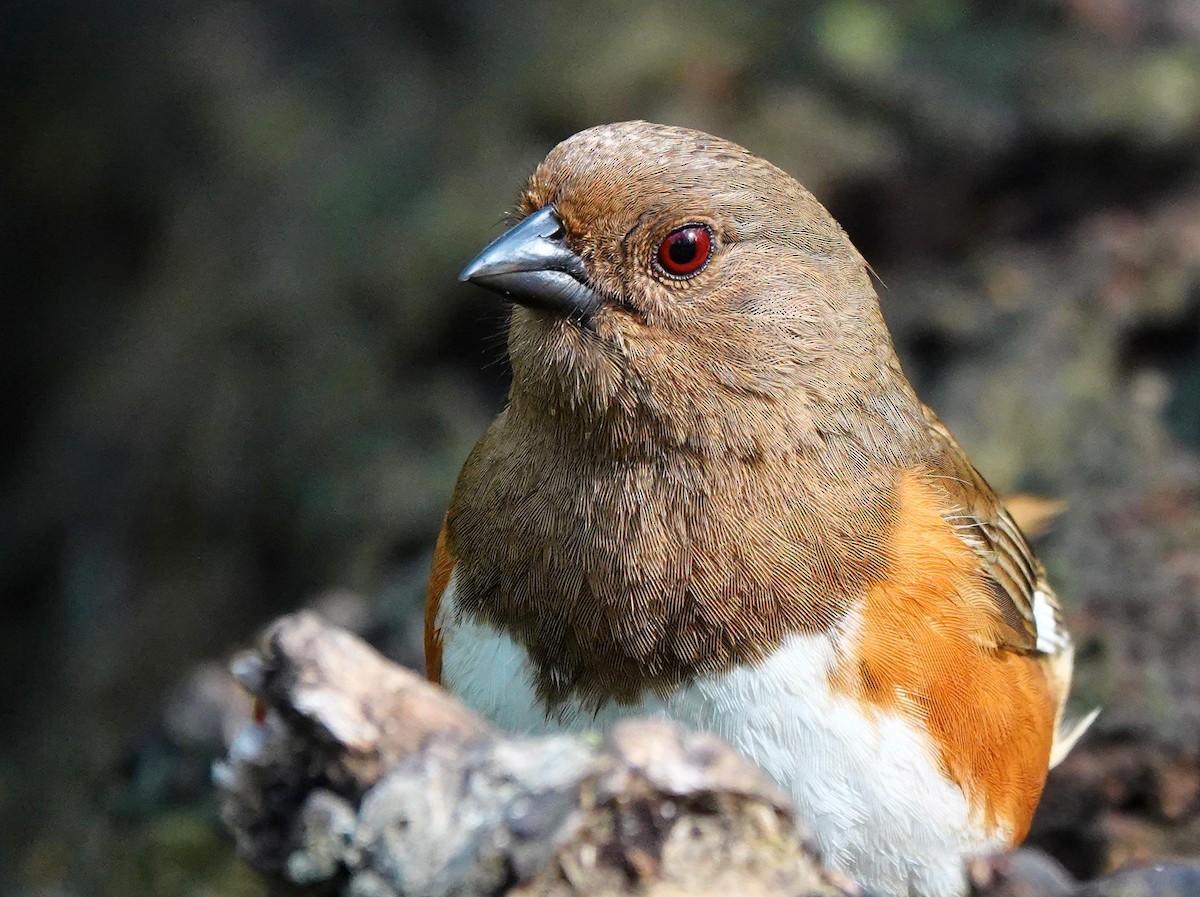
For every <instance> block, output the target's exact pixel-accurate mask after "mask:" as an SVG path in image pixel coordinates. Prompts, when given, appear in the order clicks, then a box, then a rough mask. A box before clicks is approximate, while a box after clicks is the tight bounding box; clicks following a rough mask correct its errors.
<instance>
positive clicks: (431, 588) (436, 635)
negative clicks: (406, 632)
mask: <svg viewBox="0 0 1200 897" xmlns="http://www.w3.org/2000/svg"><path fill="white" fill-rule="evenodd" d="M453 572H454V556H453V555H452V554H451V553H450V545H449V537H448V535H447V529H446V523H445V521H443V522H442V528H441V531H440V532H439V533H438V538H437V544H436V545H435V546H434V549H433V566H432V568H431V569H430V571H429V583H428V585H427V586H426V587H425V677H426V678H427V679H428V680H429V681H430V682H435V683H437V684H439V685H440V684H441V682H442V633H441V630H440V629H439V628H438V625H437V618H438V611H439V610H440V609H441V605H442V596H443V595H444V594H445V593H446V588H447V587H448V586H449V585H450V576H451V574H452V573H453Z"/></svg>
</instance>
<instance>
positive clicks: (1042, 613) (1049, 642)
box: [1033, 587, 1071, 654]
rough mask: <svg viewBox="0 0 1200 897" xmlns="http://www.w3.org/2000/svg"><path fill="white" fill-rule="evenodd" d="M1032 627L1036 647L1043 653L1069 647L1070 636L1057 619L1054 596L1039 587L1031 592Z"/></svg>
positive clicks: (1052, 652) (1057, 651)
mask: <svg viewBox="0 0 1200 897" xmlns="http://www.w3.org/2000/svg"><path fill="white" fill-rule="evenodd" d="M1033 628H1034V632H1036V633H1037V649H1038V650H1039V651H1041V652H1042V653H1043V654H1058V653H1059V652H1061V651H1065V650H1067V649H1068V648H1070V647H1071V637H1070V636H1069V635H1067V631H1066V630H1065V629H1064V628H1063V627H1062V625H1061V624H1060V623H1059V621H1058V611H1057V610H1056V609H1055V605H1054V597H1053V596H1052V595H1051V594H1050V593H1049V592H1047V591H1046V590H1045V589H1044V588H1041V587H1039V588H1037V589H1035V590H1034V592H1033Z"/></svg>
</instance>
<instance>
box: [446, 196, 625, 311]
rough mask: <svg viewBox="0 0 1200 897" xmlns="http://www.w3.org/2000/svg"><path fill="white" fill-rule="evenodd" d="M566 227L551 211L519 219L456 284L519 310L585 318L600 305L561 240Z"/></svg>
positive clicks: (575, 258) (580, 262) (577, 259)
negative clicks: (489, 294)
mask: <svg viewBox="0 0 1200 897" xmlns="http://www.w3.org/2000/svg"><path fill="white" fill-rule="evenodd" d="M565 236H566V228H565V227H564V226H563V223H562V219H560V218H559V217H558V214H557V213H556V212H555V210H554V206H546V207H545V208H543V209H539V210H538V211H536V212H534V213H533V214H532V215H530V216H528V217H527V218H525V219H523V220H522V221H521V222H520V223H518V224H517V225H516V226H515V227H513V228H511V229H509V230H508V231H506V232H505V233H503V234H501V235H500V236H499V237H497V238H496V239H495V240H493V241H492V242H491V243H489V244H488V245H487V246H485V247H484V249H483V252H481V253H479V255H477V256H475V259H474V261H472V262H471V263H470V264H469V265H467V267H465V268H463V270H462V273H461V274H459V275H458V279H459V280H461V281H462V282H463V283H468V282H470V283H473V284H477V285H479V286H481V287H483V288H484V289H488V290H492V291H493V292H496V293H499V294H500V295H502V296H504V297H506V298H508V299H510V300H512V301H513V302H516V303H517V304H519V305H525V306H528V307H529V308H540V309H545V310H546V311H552V312H556V313H557V314H561V315H565V316H568V317H576V318H586V317H587V316H588V315H589V314H590V313H591V312H592V311H594V310H595V309H596V307H597V306H598V305H599V304H600V302H601V296H600V294H599V293H598V292H596V290H595V289H593V287H592V285H591V282H590V280H589V278H588V275H587V269H586V268H585V267H584V264H583V259H582V258H580V257H579V256H578V255H576V254H575V253H574V252H572V251H571V250H570V249H569V248H567V245H566V243H565V242H563V238H564V237H565Z"/></svg>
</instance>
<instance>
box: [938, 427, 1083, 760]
mask: <svg viewBox="0 0 1200 897" xmlns="http://www.w3.org/2000/svg"><path fill="white" fill-rule="evenodd" d="M925 412H926V417H927V420H928V421H929V426H930V429H931V430H932V431H933V432H934V433H935V434H936V435H937V436H938V437H939V438H940V440H941V441H942V442H943V443H944V444H945V446H946V448H947V452H946V454H945V455H944V458H943V465H942V469H941V470H939V471H937V472H936V473H934V474H933V476H934V478H935V480H936V482H937V483H938V485H939V487H940V488H941V489H942V491H943V493H944V494H945V495H946V496H947V498H948V503H947V504H948V508H949V510H948V511H947V513H946V515H945V516H946V519H947V522H948V523H949V524H950V525H951V526H952V527H953V528H954V530H955V532H957V533H958V536H959V538H961V539H962V540H963V541H964V542H965V543H966V544H967V545H969V546H970V547H971V548H972V549H973V550H974V552H975V554H976V556H977V557H978V558H979V563H980V569H981V572H982V573H983V575H984V577H985V582H986V584H987V586H988V590H989V593H990V594H991V596H992V599H993V602H994V610H995V615H996V619H997V620H998V624H999V625H997V627H996V629H995V632H994V633H991V634H990V637H992V638H994V639H995V647H997V648H1001V649H1007V650H1011V651H1017V652H1020V653H1023V654H1028V655H1031V656H1033V657H1035V658H1036V659H1037V660H1038V661H1039V662H1040V663H1041V664H1042V666H1043V668H1044V669H1045V671H1046V675H1047V679H1048V681H1049V684H1050V688H1051V690H1052V692H1053V694H1054V698H1055V702H1056V705H1057V713H1056V720H1055V734H1054V744H1053V747H1052V749H1051V758H1050V765H1051V766H1052V767H1053V766H1055V765H1056V764H1057V763H1058V762H1059V761H1060V760H1061V759H1062V758H1063V757H1065V756H1066V754H1067V752H1068V751H1069V750H1070V749H1071V747H1072V746H1073V745H1074V744H1075V742H1076V741H1078V740H1079V738H1080V736H1082V735H1083V733H1084V732H1085V731H1086V730H1087V728H1088V727H1089V726H1090V725H1091V724H1092V721H1093V720H1094V719H1095V718H1096V715H1097V714H1098V713H1099V710H1098V709H1096V710H1093V711H1091V712H1090V713H1089V714H1087V715H1086V716H1084V717H1083V718H1081V719H1078V720H1068V719H1066V718H1065V717H1064V713H1063V711H1064V707H1065V705H1066V700H1067V694H1068V692H1069V691H1070V688H1071V673H1072V669H1073V666H1074V653H1075V652H1074V646H1073V645H1072V642H1071V637H1070V635H1069V634H1068V632H1067V629H1066V626H1065V624H1064V622H1063V616H1062V606H1061V604H1060V603H1059V600H1058V596H1057V595H1056V594H1055V593H1054V590H1053V589H1052V588H1051V587H1050V584H1049V583H1048V582H1047V579H1046V571H1045V568H1044V567H1043V566H1042V564H1041V562H1040V561H1039V560H1038V559H1037V556H1036V555H1035V554H1034V552H1033V548H1032V547H1031V546H1030V544H1029V540H1028V539H1026V537H1025V534H1024V533H1023V532H1021V528H1020V527H1019V526H1018V525H1017V522H1016V521H1015V520H1014V519H1013V517H1012V515H1011V514H1010V513H1009V512H1008V510H1007V509H1006V508H1005V507H1004V506H1003V505H1002V504H1001V502H1000V500H999V498H997V496H996V493H995V492H994V491H993V490H992V487H991V486H989V485H988V483H987V481H986V480H985V479H984V478H983V476H982V475H981V474H980V473H979V471H977V470H976V469H975V468H974V467H973V466H972V465H971V463H970V462H969V461H968V460H967V458H966V455H965V454H964V453H963V451H962V449H961V447H960V446H959V445H958V442H957V441H956V440H955V439H954V437H953V436H952V435H951V434H950V431H949V430H948V429H946V426H945V425H944V424H943V423H942V422H941V421H940V420H938V419H937V417H936V416H935V415H934V414H933V412H932V411H930V410H929V409H928V408H927V409H926V410H925Z"/></svg>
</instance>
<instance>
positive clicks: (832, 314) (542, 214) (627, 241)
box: [461, 121, 907, 454]
mask: <svg viewBox="0 0 1200 897" xmlns="http://www.w3.org/2000/svg"><path fill="white" fill-rule="evenodd" d="M518 212H519V220H518V222H517V223H516V224H515V225H514V226H513V227H511V228H510V229H509V230H508V231H507V232H506V233H504V234H502V235H501V236H500V237H499V238H497V239H496V240H495V241H493V242H492V243H491V244H490V245H489V246H487V247H486V248H485V249H484V250H483V251H482V252H481V253H480V254H479V256H478V257H477V258H476V259H475V260H474V261H472V262H471V263H470V264H469V265H468V266H467V267H466V269H464V271H463V273H462V275H461V279H462V280H464V281H470V282H473V283H476V284H478V285H480V286H483V287H486V288H488V289H491V290H493V291H495V292H498V293H501V294H502V295H504V296H506V297H508V298H509V299H510V300H511V301H512V302H513V303H514V307H513V312H512V317H511V322H510V326H509V354H510V357H511V360H512V368H513V385H512V392H511V396H510V413H512V414H525V415H528V416H530V417H531V418H534V417H536V418H538V419H540V420H542V421H543V422H544V423H548V424H549V425H550V426H552V427H554V428H558V429H563V430H570V431H572V432H576V433H583V434H585V435H586V436H587V437H588V438H589V439H593V440H599V441H600V442H603V441H604V440H605V439H606V438H607V439H608V440H610V441H611V442H613V443H614V444H616V445H620V446H624V447H625V448H627V449H629V448H635V447H637V446H642V447H644V448H647V449H649V450H654V451H661V450H663V449H664V448H667V447H670V446H672V445H674V446H678V447H681V448H686V449H688V450H691V451H707V450H711V451H727V450H729V449H730V448H735V449H737V450H739V451H744V452H748V453H751V454H754V453H761V452H762V451H764V450H765V449H766V447H767V444H768V443H769V442H770V441H772V440H776V439H778V438H780V434H781V433H784V434H790V436H789V439H792V440H794V439H795V438H796V437H797V436H798V435H800V434H803V433H804V432H806V431H811V430H812V429H813V428H814V427H815V426H816V424H815V423H814V420H815V419H817V418H818V417H824V416H823V415H819V414H818V410H817V406H820V405H829V404H832V405H834V406H835V407H843V406H844V405H845V403H847V402H851V403H856V404H861V403H863V402H864V401H867V402H869V401H870V400H871V398H872V397H873V396H875V395H876V394H878V393H879V392H881V391H887V390H889V389H892V388H893V386H894V382H893V381H894V380H895V379H896V378H897V377H899V379H900V381H901V383H903V385H904V387H906V386H907V384H906V383H904V381H903V377H902V376H901V375H900V374H899V371H898V367H897V365H896V361H895V356H894V354H893V351H892V347H891V342H890V339H889V337H888V335H887V331H886V328H885V326H884V324H883V321H882V318H881V316H880V313H879V305H878V299H877V297H876V295H875V291H874V289H873V287H872V285H871V282H870V278H869V276H868V273H867V269H866V265H865V263H864V261H863V259H862V257H861V256H860V255H859V253H858V252H857V250H856V249H855V248H854V246H853V245H852V244H851V243H850V240H849V239H848V238H847V236H846V234H845V233H844V232H843V230H842V229H841V227H840V226H839V225H838V224H837V222H836V221H834V219H833V218H832V217H831V216H830V214H829V213H828V212H827V211H826V210H825V209H824V207H822V205H821V204H820V203H819V202H818V201H817V200H816V198H815V197H813V195H812V194H811V193H809V192H808V191H807V190H805V189H804V188H803V187H802V186H801V185H800V184H799V183H797V182H796V181H795V180H794V179H793V178H792V177H790V176H789V175H787V174H786V173H785V172H783V171H781V170H780V169H778V168H776V167H775V166H773V165H771V164H770V163H768V162H766V161H764V160H762V159H760V158H758V157H756V156H754V155H752V154H751V153H749V152H748V151H747V150H745V149H743V148H742V147H740V146H737V145H736V144H733V143H730V142H728V141H725V140H721V139H718V138H716V137H712V136H710V135H708V134H704V133H702V132H699V131H694V130H689V129H686V128H678V127H669V126H664V125H656V124H650V123H648V122H641V121H633V122H622V123H618V124H610V125H602V126H599V127H594V128H590V129H588V130H585V131H582V132H580V133H578V134H576V135H574V136H573V137H570V138H569V139H567V140H565V141H563V142H562V143H560V144H559V145H558V146H556V147H555V148H554V149H553V150H551V151H550V153H549V155H548V156H547V157H546V159H545V160H544V161H543V162H542V163H541V164H540V165H539V166H538V168H537V170H536V171H535V172H534V173H533V175H532V177H531V178H530V180H529V182H528V184H527V185H526V187H525V190H524V192H523V193H522V195H521V200H520V205H519V209H518ZM903 391H904V390H903V389H901V392H903ZM826 416H827V415H826ZM793 444H794V443H793Z"/></svg>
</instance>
